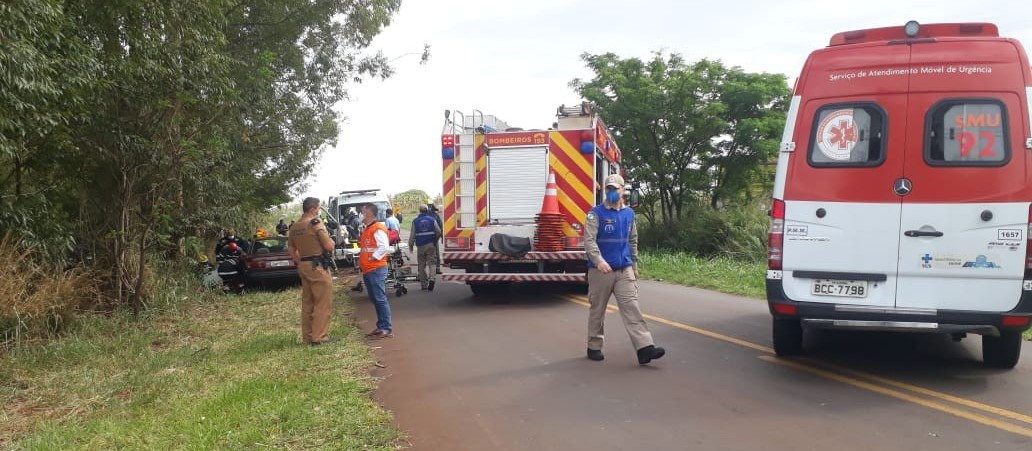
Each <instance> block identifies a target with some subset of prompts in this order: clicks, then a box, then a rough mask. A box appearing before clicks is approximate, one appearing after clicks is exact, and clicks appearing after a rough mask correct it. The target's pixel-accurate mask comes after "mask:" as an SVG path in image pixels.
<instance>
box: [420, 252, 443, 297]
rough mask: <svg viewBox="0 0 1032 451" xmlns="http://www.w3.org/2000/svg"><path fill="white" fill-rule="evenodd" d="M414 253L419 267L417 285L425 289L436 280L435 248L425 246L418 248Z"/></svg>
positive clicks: (436, 261)
mask: <svg viewBox="0 0 1032 451" xmlns="http://www.w3.org/2000/svg"><path fill="white" fill-rule="evenodd" d="M417 249H418V252H417V253H416V260H417V264H418V265H419V272H418V273H417V276H418V277H419V284H420V285H421V286H422V287H423V288H426V286H427V284H428V283H429V282H430V281H432V280H434V279H435V278H437V265H438V264H439V263H438V259H437V246H434V245H432V244H427V245H424V246H419V247H418V248H417Z"/></svg>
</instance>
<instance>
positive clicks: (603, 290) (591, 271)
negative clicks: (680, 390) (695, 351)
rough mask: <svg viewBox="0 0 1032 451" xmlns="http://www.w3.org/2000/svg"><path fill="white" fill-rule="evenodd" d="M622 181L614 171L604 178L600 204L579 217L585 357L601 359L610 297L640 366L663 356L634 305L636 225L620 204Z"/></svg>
mask: <svg viewBox="0 0 1032 451" xmlns="http://www.w3.org/2000/svg"><path fill="white" fill-rule="evenodd" d="M623 194H624V180H623V177H621V176H620V175H619V174H613V175H610V176H609V177H607V178H606V194H605V199H604V200H603V202H602V204H601V205H598V206H596V207H595V208H592V209H591V210H590V211H588V215H587V219H586V220H585V221H584V249H585V251H586V252H587V254H588V300H589V301H590V302H591V309H590V310H589V313H588V358H589V359H591V360H595V361H598V360H602V359H604V358H605V356H603V355H602V339H603V332H604V329H605V318H606V306H607V305H609V298H610V296H615V297H616V305H617V307H619V309H620V318H621V319H623V323H624V327H625V328H626V329H627V334H628V335H630V336H631V344H633V345H634V349H637V350H638V364H640V365H646V364H648V363H649V362H651V361H653V360H656V359H659V358H660V357H663V355H664V354H666V350H664V349H663V348H659V347H656V346H655V343H654V342H653V341H652V333H650V332H649V328H648V325H646V324H645V318H643V317H642V315H641V308H640V307H639V306H638V227H637V226H636V225H635V223H634V211H633V210H631V208H630V207H627V206H625V205H624V199H623Z"/></svg>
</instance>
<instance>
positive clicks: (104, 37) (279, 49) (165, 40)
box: [0, 0, 428, 307]
mask: <svg viewBox="0 0 1032 451" xmlns="http://www.w3.org/2000/svg"><path fill="white" fill-rule="evenodd" d="M399 6H400V0H176V1H165V0H124V1H119V2H114V3H111V2H108V3H105V4H104V5H101V6H98V4H97V2H94V1H88V0H64V1H60V0H12V1H10V2H3V3H2V4H0V163H3V164H0V203H2V204H3V206H4V207H5V208H0V234H3V233H4V232H8V231H11V230H16V231H19V232H23V233H22V234H23V235H25V236H29V237H32V236H38V235H40V231H45V230H47V229H46V228H47V224H48V223H49V224H61V223H64V224H68V225H69V226H68V227H65V228H64V230H66V231H68V232H69V234H70V235H71V236H73V237H75V238H76V239H77V241H78V242H79V245H80V248H83V249H85V250H84V251H83V252H84V253H87V254H91V255H92V257H93V259H92V261H94V262H95V264H96V266H97V268H98V269H99V270H100V271H101V272H102V273H104V275H103V277H102V282H103V288H104V289H105V291H106V292H107V293H108V294H109V295H110V296H111V298H112V300H114V301H115V302H116V303H118V304H124V305H132V306H134V307H140V306H142V305H143V303H144V302H145V301H146V297H147V294H146V292H145V290H146V284H145V283H144V282H145V275H146V270H145V266H146V258H147V256H148V255H149V254H152V253H153V251H155V250H159V249H161V250H165V251H168V253H169V254H171V255H175V254H177V253H178V251H179V247H180V246H179V243H180V240H181V238H182V237H183V236H185V235H191V234H192V235H200V234H203V233H204V231H206V230H211V229H213V228H217V227H219V226H221V225H226V224H232V223H237V224H240V223H243V222H244V221H246V218H248V217H252V216H253V214H254V213H256V212H259V211H262V210H264V209H266V208H267V207H268V206H271V205H275V204H280V203H282V202H284V201H286V200H288V199H289V198H290V195H291V194H292V193H294V192H295V191H296V190H297V189H298V187H299V184H300V183H301V181H302V180H303V179H304V178H305V177H306V176H307V175H308V174H309V173H310V172H311V170H312V168H313V165H314V163H315V161H316V159H317V158H318V156H319V153H320V152H321V150H322V149H324V148H325V147H326V146H328V145H332V144H333V143H334V141H335V139H336V137H337V133H338V130H337V121H338V119H339V117H338V114H337V113H336V112H335V111H334V110H333V107H334V106H335V105H336V104H337V103H339V102H341V101H344V100H346V99H347V89H346V88H347V86H348V85H349V84H351V83H356V82H360V81H362V80H363V79H366V78H368V77H386V76H389V75H390V74H391V67H390V65H389V64H388V60H387V58H386V57H384V56H383V55H381V54H368V53H367V50H366V49H367V48H368V46H369V44H370V42H371V40H372V38H373V37H374V36H375V35H376V34H378V33H379V32H380V30H381V29H382V28H383V27H385V26H386V25H387V24H388V23H389V20H390V18H391V17H392V15H393V14H394V13H395V12H396V11H397V10H398V8H399ZM427 56H428V54H427V53H426V52H424V60H425V59H426V57H427ZM8 163H10V166H9V165H8ZM8 167H13V169H8ZM41 192H44V193H45V194H46V195H45V196H37V197H36V198H33V197H31V195H33V193H41ZM21 199H30V200H31V199H39V200H41V201H46V202H47V204H41V202H21V203H22V204H25V206H24V207H23V208H22V210H21V211H23V212H24V214H20V215H13V214H10V213H9V211H12V210H11V209H8V208H6V207H7V206H8V205H15V204H16V203H17V202H18V201H20V200H21ZM47 205H52V206H53V209H52V211H50V210H48V213H47V215H48V216H49V217H50V218H52V219H53V220H51V221H45V220H39V219H40V216H41V215H40V214H39V213H38V212H39V211H40V210H41V209H42V208H41V207H45V206H47ZM33 215H35V216H33ZM51 234H57V233H51ZM57 254H58V255H60V254H61V253H60V252H58V253H57Z"/></svg>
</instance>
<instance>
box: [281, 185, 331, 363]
mask: <svg viewBox="0 0 1032 451" xmlns="http://www.w3.org/2000/svg"><path fill="white" fill-rule="evenodd" d="M301 208H302V209H304V214H302V216H301V219H299V220H298V221H296V222H295V223H294V224H292V225H291V226H290V230H289V232H288V234H289V235H288V237H287V243H288V246H287V250H288V252H289V253H290V256H291V258H293V259H294V264H295V265H297V273H298V275H299V276H300V277H301V340H302V341H303V342H305V343H308V344H311V345H318V344H322V343H330V342H334V341H337V340H336V339H334V338H330V337H329V336H328V335H327V333H328V332H329V329H330V317H331V316H332V314H333V285H332V284H333V277H332V276H331V275H330V257H329V252H332V251H333V240H332V239H331V238H330V234H329V233H328V232H327V231H326V225H325V224H323V223H322V221H320V220H319V199H317V198H315V197H309V198H306V199H305V200H304V202H303V203H302V206H301Z"/></svg>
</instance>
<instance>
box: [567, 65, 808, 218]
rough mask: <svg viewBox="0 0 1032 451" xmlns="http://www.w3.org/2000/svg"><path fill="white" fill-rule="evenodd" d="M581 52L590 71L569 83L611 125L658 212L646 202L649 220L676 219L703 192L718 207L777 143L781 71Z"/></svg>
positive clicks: (785, 92)
mask: <svg viewBox="0 0 1032 451" xmlns="http://www.w3.org/2000/svg"><path fill="white" fill-rule="evenodd" d="M582 58H583V59H584V61H585V63H587V66H588V68H589V69H591V70H592V71H593V72H594V77H593V78H592V79H590V80H581V79H576V80H574V81H573V82H571V87H573V88H574V89H575V90H577V91H578V92H579V93H580V94H581V96H583V97H584V98H585V99H587V100H589V101H591V102H594V103H595V104H596V105H597V106H598V108H599V110H600V111H601V114H602V116H603V118H604V119H605V120H606V123H607V124H608V125H609V126H610V127H612V128H613V129H614V133H615V135H616V137H617V140H618V141H619V142H620V147H621V149H622V150H623V151H624V152H623V158H624V161H623V163H624V166H625V169H626V170H628V172H629V173H630V174H631V176H632V177H633V178H635V179H636V180H639V181H642V182H644V185H643V186H644V191H645V192H644V194H645V197H644V198H645V200H646V201H649V200H654V201H655V202H656V204H658V207H659V212H658V213H659V214H658V215H657V214H655V213H656V212H654V211H650V210H649V209H650V207H653V208H654V206H653V205H649V204H648V203H646V204H644V205H645V208H646V211H645V213H646V215H647V216H649V217H650V218H652V219H653V220H655V218H657V216H658V217H659V218H660V219H662V220H664V221H671V220H677V219H681V218H683V217H685V215H686V213H687V209H688V208H690V206H691V205H692V204H693V203H694V202H695V201H696V200H697V199H698V198H700V197H701V198H705V199H707V201H708V202H709V204H710V205H712V206H713V207H714V208H716V207H718V206H719V205H720V204H721V201H722V200H723V199H729V198H734V197H736V196H738V195H739V194H741V193H743V192H744V189H745V187H747V186H748V185H749V181H750V180H752V179H753V178H754V177H755V175H756V174H757V172H758V171H759V170H760V169H759V168H760V167H761V165H762V163H763V162H765V161H766V160H767V159H769V158H771V157H772V156H773V154H774V152H775V150H776V149H777V139H778V137H779V134H780V128H781V127H782V126H783V125H784V116H785V105H786V99H787V97H788V95H789V90H788V86H787V84H786V83H785V77H784V76H783V75H780V74H765V73H763V74H752V73H747V72H745V71H743V70H742V69H741V68H738V67H726V66H724V65H723V64H722V63H720V62H719V61H711V60H705V59H704V60H700V61H697V62H694V63H689V62H686V61H685V60H684V58H683V57H681V56H680V55H678V54H669V55H667V54H664V53H662V52H656V53H654V54H653V56H652V58H651V59H648V60H642V59H639V58H621V57H619V56H617V55H615V54H613V53H606V54H601V55H592V54H584V55H583V56H582Z"/></svg>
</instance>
